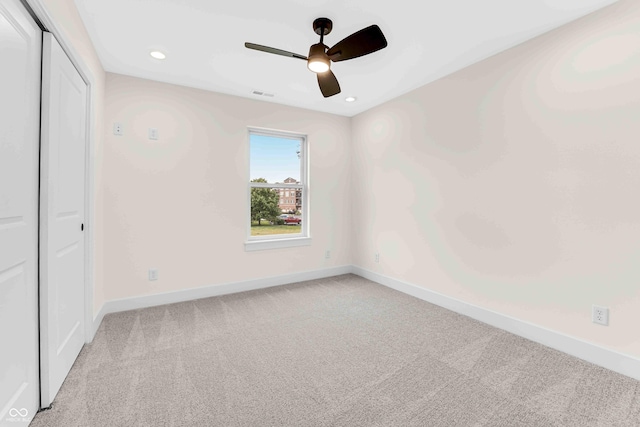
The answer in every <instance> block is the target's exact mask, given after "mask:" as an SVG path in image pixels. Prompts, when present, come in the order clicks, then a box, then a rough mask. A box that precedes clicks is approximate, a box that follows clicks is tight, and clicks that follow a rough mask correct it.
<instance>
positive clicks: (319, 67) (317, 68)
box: [307, 59, 329, 73]
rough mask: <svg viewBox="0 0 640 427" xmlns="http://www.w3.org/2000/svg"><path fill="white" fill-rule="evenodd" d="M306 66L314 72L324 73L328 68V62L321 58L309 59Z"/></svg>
mask: <svg viewBox="0 0 640 427" xmlns="http://www.w3.org/2000/svg"><path fill="white" fill-rule="evenodd" d="M307 67H308V68H309V69H310V70H311V71H313V72H314V73H324V72H325V71H328V70H329V63H328V61H327V62H324V61H322V60H315V61H314V60H311V59H310V60H309V63H308V64H307Z"/></svg>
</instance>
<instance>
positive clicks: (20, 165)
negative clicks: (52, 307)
mask: <svg viewBox="0 0 640 427" xmlns="http://www.w3.org/2000/svg"><path fill="white" fill-rule="evenodd" d="M41 40H42V33H41V31H40V29H39V28H38V26H37V25H36V24H35V22H33V20H32V19H31V17H30V16H29V14H28V13H27V11H26V10H25V9H24V7H23V6H22V4H21V3H20V0H2V1H0V61H1V65H0V425H1V426H5V425H18V424H19V425H26V421H29V420H30V419H31V418H33V416H34V415H35V413H36V411H37V409H38V403H39V389H38V311H37V310H38V274H37V273H38V270H37V266H38V148H39V139H40V133H39V128H40V52H41Z"/></svg>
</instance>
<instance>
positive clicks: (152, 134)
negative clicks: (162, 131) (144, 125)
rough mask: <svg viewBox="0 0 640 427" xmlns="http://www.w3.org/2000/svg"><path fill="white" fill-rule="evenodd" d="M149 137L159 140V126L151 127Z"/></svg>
mask: <svg viewBox="0 0 640 427" xmlns="http://www.w3.org/2000/svg"><path fill="white" fill-rule="evenodd" d="M149 139H153V140H157V139H158V129H157V128H149Z"/></svg>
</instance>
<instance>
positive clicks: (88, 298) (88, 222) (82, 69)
mask: <svg viewBox="0 0 640 427" xmlns="http://www.w3.org/2000/svg"><path fill="white" fill-rule="evenodd" d="M22 2H23V3H25V6H27V8H28V9H31V11H32V12H33V14H34V18H35V19H36V21H39V22H38V24H40V25H41V27H43V31H46V32H50V33H51V34H53V36H54V37H55V38H56V40H57V41H58V43H59V44H60V46H61V47H62V50H64V52H65V53H66V54H67V56H68V57H69V59H70V60H71V63H72V64H73V65H74V67H75V68H76V70H78V73H79V74H80V76H81V77H82V80H84V82H85V84H86V85H87V111H86V114H87V117H86V124H87V129H86V135H85V172H84V178H85V186H84V194H85V198H84V200H85V201H84V205H85V206H84V212H85V218H84V224H85V232H84V244H85V259H84V267H85V269H84V322H85V337H84V338H85V343H90V342H91V341H93V337H94V336H95V333H96V330H97V327H98V326H99V322H100V319H95V318H94V315H93V289H94V285H95V277H94V264H95V263H94V236H95V234H94V226H95V209H94V205H95V203H94V201H95V179H94V178H95V177H94V171H95V162H94V154H95V141H96V120H95V119H94V113H95V110H96V109H95V106H94V104H93V100H94V99H95V96H94V94H93V91H94V88H95V86H96V83H95V77H94V76H93V73H92V72H91V71H90V70H89V68H88V67H87V66H86V65H85V63H84V60H83V59H82V56H81V55H80V54H78V52H77V51H76V50H75V49H74V47H73V45H72V44H71V43H70V42H69V41H68V39H67V38H66V36H65V35H64V32H63V31H62V30H61V28H60V26H59V25H58V24H57V23H56V22H55V20H54V19H53V17H52V16H51V15H50V14H49V12H48V10H47V9H46V7H45V5H44V0H22ZM43 221H46V218H42V217H41V218H40V227H42V222H43Z"/></svg>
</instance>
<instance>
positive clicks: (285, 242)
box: [244, 127, 311, 252]
mask: <svg viewBox="0 0 640 427" xmlns="http://www.w3.org/2000/svg"><path fill="white" fill-rule="evenodd" d="M251 135H259V136H270V137H276V138H284V139H292V140H297V141H300V184H285V183H282V184H274V183H262V182H251V163H250V162H251V160H250V159H251ZM247 147H248V150H247V153H249V155H248V157H249V161H248V165H249V167H248V168H247V183H248V186H247V215H246V218H247V220H246V221H247V222H246V223H247V239H246V241H245V242H244V249H245V251H247V252H250V251H260V250H266V249H280V248H292V247H298V246H309V245H311V234H310V230H311V227H310V226H309V225H310V224H309V175H308V171H309V154H308V153H309V150H308V146H307V136H306V135H304V134H300V133H296V132H289V131H282V130H276V129H267V128H259V127H249V128H248V131H247ZM252 188H287V189H294V190H295V189H301V190H302V226H301V228H300V233H295V234H274V235H271V236H252V235H251V189H252Z"/></svg>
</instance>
